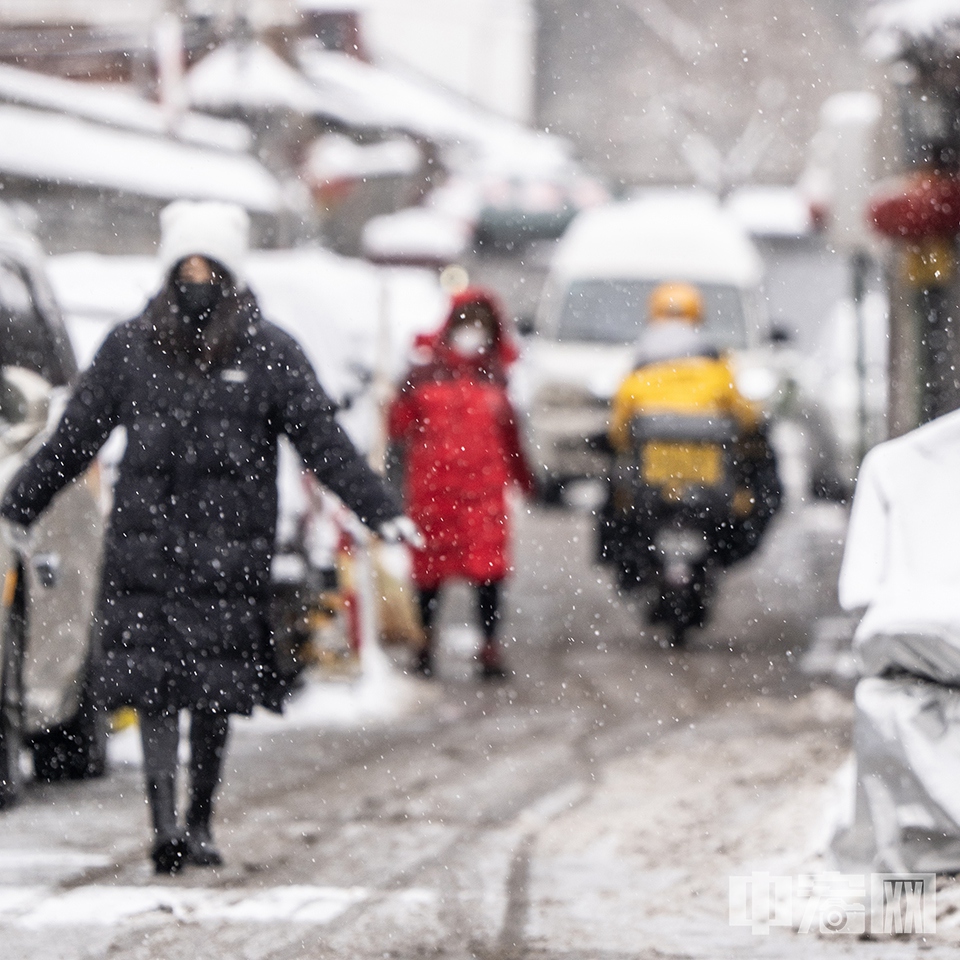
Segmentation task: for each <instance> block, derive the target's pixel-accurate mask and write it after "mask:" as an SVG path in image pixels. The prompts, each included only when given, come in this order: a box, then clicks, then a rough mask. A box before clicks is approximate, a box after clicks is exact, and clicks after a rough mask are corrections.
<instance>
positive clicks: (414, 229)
mask: <svg viewBox="0 0 960 960" xmlns="http://www.w3.org/2000/svg"><path fill="white" fill-rule="evenodd" d="M472 236H473V230H472V227H471V225H470V224H469V223H467V222H466V221H464V220H461V219H459V218H457V217H453V216H450V215H449V214H446V213H443V212H442V211H439V210H435V209H431V208H430V207H407V208H406V209H404V210H398V211H397V212H396V213H390V214H385V215H383V216H380V217H372V218H371V219H370V220H368V221H367V222H366V223H365V224H364V227H363V252H364V254H365V255H366V256H367V257H368V258H369V259H370V260H373V261H375V262H381V263H425V264H429V263H433V264H437V263H440V264H446V263H453V262H454V261H456V260H457V259H458V258H459V257H461V256H462V255H463V252H464V250H466V248H467V246H468V244H469V242H470V240H471V238H472Z"/></svg>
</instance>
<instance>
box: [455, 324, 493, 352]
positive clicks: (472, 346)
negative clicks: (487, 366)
mask: <svg viewBox="0 0 960 960" xmlns="http://www.w3.org/2000/svg"><path fill="white" fill-rule="evenodd" d="M450 342H451V343H452V344H453V349H454V350H456V351H457V353H460V354H462V355H463V356H465V357H476V356H479V355H480V354H483V353H486V352H487V351H488V350H489V349H490V338H489V336H487V331H486V330H484V328H483V327H481V326H479V325H471V326H469V327H468V326H462V327H457V328H456V330H454V331H453V333H451V334H450Z"/></svg>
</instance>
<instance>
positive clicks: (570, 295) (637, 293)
mask: <svg viewBox="0 0 960 960" xmlns="http://www.w3.org/2000/svg"><path fill="white" fill-rule="evenodd" d="M658 283H659V281H654V280H579V281H575V282H573V283H572V284H571V285H570V286H569V287H568V288H567V291H566V296H565V297H564V299H563V301H562V302H561V304H560V317H559V322H558V324H557V339H559V340H584V341H587V342H589V343H632V342H633V341H634V340H636V338H637V336H638V335H639V333H640V330H641V329H642V328H643V326H644V325H645V323H646V316H647V300H648V299H649V298H650V294H651V292H652V291H653V289H654V287H656V286H657V284H658ZM697 286H698V289H699V290H700V292H701V293H702V294H703V301H704V317H703V329H704V332H705V333H706V334H707V335H708V336H709V338H710V340H711V342H712V343H714V344H715V345H716V346H717V347H719V348H721V349H731V350H733V349H739V348H743V347H745V346H746V345H747V330H746V318H745V317H744V312H743V294H742V292H741V291H740V290H739V289H737V288H736V287H732V286H729V285H728V284H710V283H702V284H698V285H697Z"/></svg>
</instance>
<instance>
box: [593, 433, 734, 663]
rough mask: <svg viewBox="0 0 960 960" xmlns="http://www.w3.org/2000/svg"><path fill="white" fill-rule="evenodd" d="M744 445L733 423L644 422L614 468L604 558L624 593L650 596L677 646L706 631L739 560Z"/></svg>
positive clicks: (655, 617)
mask: <svg viewBox="0 0 960 960" xmlns="http://www.w3.org/2000/svg"><path fill="white" fill-rule="evenodd" d="M739 440H740V435H739V431H738V429H737V425H736V423H735V422H734V421H733V420H732V419H729V418H727V417H709V416H687V415H682V414H656V415H649V416H638V417H635V418H634V419H633V420H632V421H631V423H630V443H629V445H628V448H627V449H626V450H625V451H623V452H621V453H620V454H619V455H617V457H616V459H615V460H614V463H613V469H612V476H611V478H610V483H611V491H610V494H611V495H610V499H609V501H608V508H607V510H606V516H605V517H604V520H603V522H604V523H605V524H606V533H605V535H604V537H603V538H602V541H603V548H602V556H603V559H604V560H605V561H606V562H609V563H611V564H613V566H614V568H615V571H616V576H617V581H618V584H619V586H620V587H621V588H622V589H625V590H637V591H647V592H648V593H650V594H652V596H651V598H650V599H651V601H652V602H651V605H650V619H651V620H652V621H653V622H654V623H660V624H663V626H664V627H665V628H666V641H667V643H668V644H669V645H671V646H674V647H680V646H683V645H684V644H685V642H686V639H687V634H688V632H689V631H690V630H691V629H692V628H695V627H702V626H703V625H704V624H705V623H706V622H707V619H708V616H709V612H710V607H711V601H712V598H713V595H714V592H715V587H716V581H717V576H718V574H719V573H720V571H721V570H722V569H723V567H724V566H725V565H726V564H727V562H728V561H729V558H730V557H731V556H732V555H733V554H734V553H736V552H737V550H736V540H737V536H738V532H739V531H738V529H737V520H736V517H735V497H736V495H737V464H736V456H737V450H738V442H739Z"/></svg>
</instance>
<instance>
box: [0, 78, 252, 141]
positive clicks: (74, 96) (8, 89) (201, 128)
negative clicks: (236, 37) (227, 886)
mask: <svg viewBox="0 0 960 960" xmlns="http://www.w3.org/2000/svg"><path fill="white" fill-rule="evenodd" d="M0 100H2V101H8V102H10V103H18V104H22V105H24V106H29V107H39V108H41V109H44V110H56V111H59V112H61V113H66V114H70V115H72V116H76V117H83V118H84V119H87V120H96V121H99V122H101V123H106V124H109V125H110V126H115V127H123V128H126V129H129V130H136V131H139V132H141V133H152V134H158V135H163V136H165V135H167V133H168V130H167V118H166V116H165V115H164V112H163V110H162V109H161V107H160V106H159V104H156V103H151V102H150V101H149V100H144V99H143V97H140V96H138V95H137V94H136V93H133V92H131V91H128V90H124V89H122V88H118V87H116V86H106V85H101V84H94V83H80V82H78V81H76V80H64V79H62V78H60V77H51V76H46V75H45V74H42V73H34V72H33V71H30V70H21V69H20V68H18V67H11V66H8V65H6V64H0ZM176 132H177V135H178V137H179V138H180V139H182V140H186V141H189V142H191V143H199V144H203V145H204V146H212V147H218V148H220V149H225V150H246V149H248V148H249V146H250V142H251V136H250V131H249V130H248V129H247V128H246V127H245V126H244V125H243V124H241V123H235V122H233V121H230V120H221V119H220V118H218V117H206V116H203V115H202V114H199V113H188V114H187V115H186V116H185V117H183V118H182V120H181V121H180V123H179V125H178V129H177V131H176Z"/></svg>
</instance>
